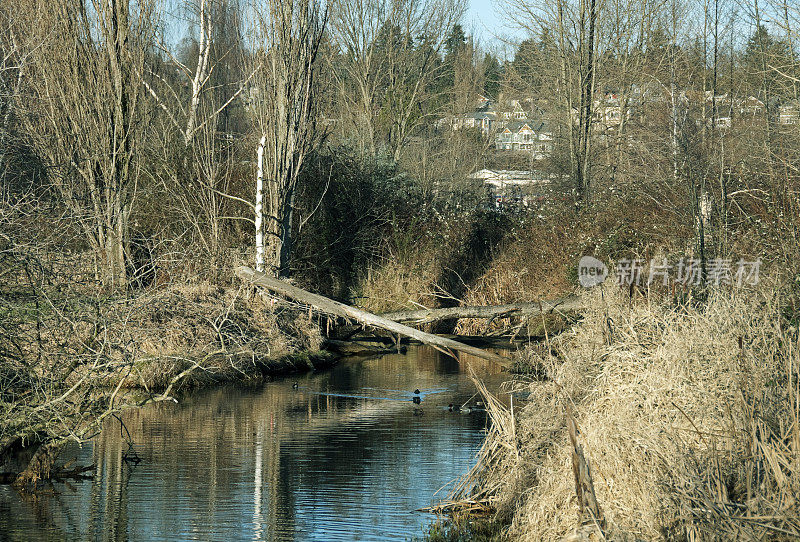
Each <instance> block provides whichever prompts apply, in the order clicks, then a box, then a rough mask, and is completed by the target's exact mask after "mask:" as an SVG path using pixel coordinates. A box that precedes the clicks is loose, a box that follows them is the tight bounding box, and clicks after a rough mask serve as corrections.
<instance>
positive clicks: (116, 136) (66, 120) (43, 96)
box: [26, 0, 153, 287]
mask: <svg viewBox="0 0 800 542" xmlns="http://www.w3.org/2000/svg"><path fill="white" fill-rule="evenodd" d="M35 6H36V7H35V9H34V10H33V13H34V14H35V20H32V21H30V24H31V25H32V26H33V27H35V28H36V29H37V30H36V31H37V33H38V35H39V36H41V39H42V44H41V46H39V47H37V48H36V50H35V51H34V52H33V53H32V58H33V59H34V60H35V62H33V63H32V64H31V69H30V73H29V75H30V77H31V79H32V80H33V86H34V89H35V93H34V95H33V96H32V97H31V99H30V100H29V101H28V103H27V106H28V111H27V112H28V115H27V117H26V120H27V123H28V124H27V131H28V133H29V134H30V136H31V137H32V139H33V143H34V146H35V148H36V150H37V152H38V153H39V155H40V156H41V157H43V158H45V160H46V162H47V165H48V166H49V167H50V181H51V182H52V184H53V186H54V187H55V188H56V189H57V190H58V193H59V194H60V196H61V198H62V199H63V201H64V204H65V205H67V206H68V207H69V208H70V210H71V212H72V213H73V215H74V216H75V217H76V219H77V220H78V223H79V224H80V226H81V228H82V229H83V231H84V233H85V238H86V241H87V242H88V244H89V246H90V247H91V249H92V250H93V251H94V253H95V255H96V261H95V267H96V275H97V278H98V279H99V280H100V281H101V282H102V283H103V284H104V285H106V286H109V287H123V286H125V285H126V283H127V270H126V262H127V259H128V256H127V255H126V243H127V241H128V239H127V236H128V217H129V216H130V212H131V205H132V203H133V200H134V195H135V192H136V185H137V179H138V177H139V164H138V163H137V160H136V157H137V151H138V150H139V144H140V142H141V134H142V131H143V129H144V126H145V122H144V114H145V111H144V108H143V106H144V103H143V100H142V92H141V90H143V89H142V85H141V75H140V74H141V73H142V72H143V69H144V64H145V58H146V53H147V50H148V48H149V47H150V44H151V43H152V34H153V22H152V17H153V13H152V10H153V4H152V2H150V1H147V0H145V1H139V2H136V3H131V2H130V0H108V1H100V0H93V1H92V2H91V3H90V4H88V5H87V4H86V3H85V2H84V1H83V0H66V1H64V2H59V3H57V4H51V3H48V2H36V3H35Z"/></svg>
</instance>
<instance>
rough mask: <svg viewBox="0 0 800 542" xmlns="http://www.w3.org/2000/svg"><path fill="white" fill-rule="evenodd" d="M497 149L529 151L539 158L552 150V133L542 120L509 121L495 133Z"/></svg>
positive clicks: (547, 154)
mask: <svg viewBox="0 0 800 542" xmlns="http://www.w3.org/2000/svg"><path fill="white" fill-rule="evenodd" d="M495 148H496V149H497V150H499V151H523V150H526V151H531V152H532V153H533V155H534V159H536V160H541V159H543V158H546V157H547V156H549V155H550V154H551V153H552V152H553V133H552V131H551V130H550V129H549V127H548V126H547V124H545V123H544V122H533V121H529V120H522V121H515V122H509V123H508V124H506V126H505V127H504V128H503V129H501V130H499V131H498V132H497V134H495Z"/></svg>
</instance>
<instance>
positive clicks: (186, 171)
mask: <svg viewBox="0 0 800 542" xmlns="http://www.w3.org/2000/svg"><path fill="white" fill-rule="evenodd" d="M295 4H297V3H290V4H289V5H291V6H294V5H295ZM283 5H284V4H281V3H275V2H272V3H271V2H269V1H267V2H264V3H262V4H258V3H251V2H245V1H243V0H237V1H230V0H194V1H190V2H177V3H176V2H157V1H155V0H149V1H145V2H137V3H130V2H127V1H119V2H112V3H110V4H108V3H99V2H98V3H93V2H83V1H71V2H62V3H60V4H59V5H58V6H50V5H49V4H45V3H38V2H23V3H21V4H15V5H14V6H11V5H10V4H7V5H6V6H5V7H4V9H3V12H2V35H0V47H2V62H3V65H2V74H3V76H2V88H1V89H0V95H1V98H2V101H1V102H0V107H2V111H0V112H1V113H2V127H0V143H2V144H1V145H0V149H2V151H0V152H2V154H0V173H2V178H3V184H2V186H3V205H4V208H5V209H7V213H6V216H9V217H10V216H12V215H13V214H14V212H16V213H19V214H20V215H21V216H24V217H27V219H28V220H32V221H34V223H36V226H35V227H33V226H30V225H29V226H25V227H22V229H21V231H24V232H25V235H26V240H25V241H24V242H23V241H22V240H21V239H18V238H14V239H9V240H8V242H10V243H12V244H15V245H20V244H24V243H27V244H28V245H30V246H29V247H28V248H29V249H30V250H29V252H30V251H32V252H37V251H40V252H41V254H47V257H48V258H53V257H55V255H56V254H64V253H67V252H68V253H69V254H70V258H77V259H79V260H80V263H79V264H78V263H76V264H75V265H71V266H70V269H71V270H73V271H76V272H77V271H80V272H83V273H84V274H85V275H86V278H87V279H91V282H92V284H94V285H101V286H102V287H104V288H111V289H116V288H119V287H126V286H127V285H129V284H133V285H134V286H143V285H149V284H152V283H153V282H154V281H156V280H163V281H169V280H171V279H173V278H177V277H181V278H182V279H185V278H188V277H189V276H191V275H192V273H194V274H198V273H199V274H203V275H206V274H211V275H213V274H215V273H216V272H218V271H221V272H222V274H223V275H227V266H228V265H229V264H231V263H232V262H233V261H234V260H235V259H237V258H239V259H243V260H248V259H251V255H250V253H249V252H248V251H249V250H252V248H251V247H252V245H253V242H252V240H251V238H252V228H253V226H252V220H253V209H252V206H253V201H254V191H255V186H254V182H255V162H256V152H255V149H256V147H257V144H258V140H259V138H260V137H261V136H262V135H264V134H265V133H266V131H268V130H269V129H270V127H276V126H279V125H280V112H279V111H277V110H276V109H275V108H271V107H270V104H271V103H272V102H273V100H272V98H271V96H272V95H271V94H270V92H272V90H271V89H273V88H274V85H272V83H271V81H274V80H275V79H276V77H278V76H277V75H276V74H277V72H275V65H274V64H270V61H269V59H270V58H271V57H270V50H271V49H274V48H275V47H276V44H277V43H278V42H276V41H271V40H272V38H269V37H268V35H269V34H270V33H269V32H268V31H269V30H270V28H272V27H270V25H271V24H274V22H272V21H274V20H275V19H276V17H277V14H279V13H280V9H282V8H281V6H283ZM297 6H299V7H297V10H296V13H295V14H294V15H292V16H293V17H294V18H295V19H294V23H292V24H294V25H295V28H296V27H297V24H298V23H297V21H298V20H299V19H298V17H299V16H298V15H297V13H306V14H307V13H310V11H308V10H309V9H312V8H313V9H315V10H316V11H315V12H314V13H313V14H312V15H310V16H311V17H313V18H315V24H316V25H317V26H318V27H319V30H320V34H319V36H318V40H317V42H315V44H314V46H315V48H316V49H315V51H314V55H313V57H312V58H310V60H311V62H309V66H308V70H307V72H308V73H307V75H308V77H309V81H310V83H311V92H310V93H309V101H310V103H311V109H310V111H309V114H308V116H307V117H304V120H303V122H304V123H305V124H308V127H306V130H307V131H306V132H303V134H304V135H303V137H302V138H300V140H301V141H303V142H304V143H303V147H302V148H294V147H292V148H288V147H287V148H286V149H283V148H282V147H281V148H280V149H283V150H282V151H281V152H283V155H282V156H283V158H282V159H284V160H286V161H290V158H291V156H290V157H289V158H286V157H285V155H287V154H288V155H291V154H292V153H294V162H293V163H294V164H295V165H294V166H293V168H294V169H296V170H298V171H297V174H298V175H299V180H298V181H297V187H298V188H297V192H296V193H294V192H292V193H291V194H290V195H291V201H290V203H289V205H288V206H286V205H285V204H283V205H284V207H287V208H289V209H291V210H292V212H293V220H291V225H290V226H289V229H290V230H291V232H294V234H295V235H294V236H293V237H294V239H295V241H296V242H295V243H293V244H292V252H293V254H292V256H293V257H292V258H291V259H290V260H289V261H290V262H291V263H290V264H289V271H287V273H286V274H292V273H291V271H294V273H293V274H297V273H296V271H300V270H302V271H303V273H301V275H300V276H301V280H302V277H303V276H305V274H309V275H308V276H309V277H310V276H314V282H318V281H324V279H323V278H322V276H323V275H326V274H328V273H330V271H331V269H333V270H334V273H333V275H334V278H333V279H332V280H333V281H334V282H336V283H337V284H338V286H336V287H334V286H333V284H332V283H331V286H330V287H331V288H333V290H331V291H330V292H329V293H331V294H334V295H339V296H344V297H346V296H348V295H349V294H350V293H351V292H349V291H348V289H349V288H352V287H353V286H354V283H353V280H355V279H354V278H353V277H355V276H356V275H358V274H359V273H362V272H364V270H365V269H367V268H368V267H369V266H371V265H373V264H376V262H380V260H381V258H382V257H385V256H387V254H389V253H390V249H393V248H397V247H390V246H388V245H387V241H386V238H387V236H388V235H389V234H390V233H391V234H392V235H395V236H397V235H398V234H399V236H400V237H402V234H403V233H404V232H407V231H414V232H421V231H423V230H427V229H429V228H428V226H431V225H435V228H433V230H434V231H436V232H441V231H442V228H441V221H446V220H447V219H448V217H450V216H453V217H456V218H455V220H456V222H458V223H462V222H463V220H462V219H463V216H462V215H463V214H464V213H466V214H473V215H474V214H475V213H479V211H480V209H481V207H482V204H483V203H484V202H483V196H484V193H483V189H482V188H481V187H479V186H475V185H474V184H471V183H468V182H467V181H466V176H467V175H468V174H469V173H470V172H472V171H474V170H475V169H478V168H481V167H484V166H489V167H513V166H515V165H516V166H519V167H522V168H528V167H530V165H531V161H530V160H526V159H525V157H524V156H519V155H516V156H510V154H513V153H506V155H503V154H502V153H497V152H495V151H494V150H493V136H491V135H490V136H489V137H488V138H487V137H482V136H481V134H480V133H479V131H478V130H476V129H461V130H452V129H450V127H451V125H452V119H454V118H458V117H459V116H462V115H464V114H465V113H469V112H471V111H473V110H474V109H475V107H476V104H477V103H478V99H479V97H480V96H485V97H486V98H488V99H490V100H492V101H493V102H495V103H497V104H498V105H500V106H502V105H503V103H504V102H507V101H509V100H511V99H514V100H521V101H523V103H525V104H526V107H527V108H529V110H530V111H529V112H528V113H529V116H538V117H540V118H541V119H542V120H544V121H546V122H547V123H548V126H550V129H551V130H552V131H553V133H554V135H555V151H554V153H553V155H552V156H551V157H550V158H549V159H547V160H544V161H541V162H538V163H536V164H535V167H536V168H537V169H542V170H544V171H545V172H546V173H548V174H550V175H551V176H552V178H553V179H554V180H555V183H554V184H555V187H556V190H557V192H558V193H557V194H556V195H554V196H553V197H552V198H550V201H549V202H548V203H549V204H554V205H550V206H549V207H550V208H551V211H552V207H553V206H555V207H556V208H558V207H559V205H565V206H566V207H565V208H566V209H567V210H568V211H569V215H568V216H572V218H571V220H572V219H575V220H580V216H582V215H581V213H585V212H587V211H589V210H591V211H589V212H590V214H591V215H594V214H596V213H602V212H604V211H605V210H608V209H609V208H611V209H614V211H613V212H614V215H613V216H615V217H617V219H619V220H620V221H622V219H623V218H624V219H625V220H628V221H630V220H633V221H635V218H634V217H629V216H628V215H626V214H624V213H623V214H620V213H622V211H621V210H620V206H622V207H625V208H630V209H632V210H634V209H635V210H642V209H643V208H647V209H650V212H652V213H655V214H657V215H658V216H659V217H660V219H659V220H658V223H663V224H664V226H663V230H662V232H659V235H661V236H664V237H665V238H666V237H672V236H673V234H675V235H677V237H678V239H679V240H680V241H681V242H683V241H685V240H686V239H684V238H685V237H686V236H690V237H691V242H692V243H693V246H692V247H691V250H692V251H698V252H706V251H709V250H711V249H712V248H713V252H714V253H715V254H716V253H719V254H722V253H724V252H725V251H726V250H729V248H730V247H729V246H727V245H729V244H730V241H731V237H732V234H733V230H732V228H733V229H735V228H736V227H738V226H741V225H742V224H744V223H749V224H750V225H756V224H757V222H756V221H757V220H759V219H761V220H762V222H763V221H772V222H774V221H775V220H776V219H777V218H778V217H781V219H782V224H781V226H787V227H789V230H788V231H787V233H789V234H790V235H794V233H793V232H794V229H793V225H791V224H788V223H786V221H787V220H792V219H793V216H794V214H795V213H794V209H795V207H796V194H795V192H794V189H793V186H794V185H793V181H794V180H795V170H794V164H795V163H796V161H795V158H796V156H795V154H796V153H797V151H798V144H797V136H798V129H797V128H798V125H797V124H787V123H785V122H782V121H781V112H782V111H784V112H786V111H790V112H791V111H793V110H792V109H791V108H792V107H793V106H796V105H797V99H798V84H799V83H798V74H800V71H799V69H798V57H797V55H798V50H797V43H796V41H797V35H796V28H797V18H798V10H797V7H796V6H794V5H793V4H792V3H789V2H784V1H779V0H775V1H772V2H768V3H761V4H760V3H759V2H751V3H748V4H744V5H743V4H741V3H733V2H727V1H725V0H714V1H711V0H704V1H703V2H688V1H678V0H675V1H667V2H655V1H649V0H647V1H636V2H620V1H605V2H596V1H595V2H593V1H591V0H586V1H582V2H567V1H564V2H556V3H555V4H552V3H545V2H531V1H524V2H523V1H516V0H509V2H507V3H506V4H505V6H504V7H505V13H506V15H505V17H506V20H507V22H508V23H509V24H511V25H516V26H518V27H520V28H523V29H525V30H527V33H528V34H529V35H530V36H531V37H530V38H528V39H525V40H523V41H522V42H521V43H519V44H517V45H515V46H513V47H506V48H505V50H506V51H508V50H511V51H512V54H511V55H510V56H509V58H503V57H499V56H498V54H496V52H495V53H493V52H492V51H490V50H488V49H487V44H483V45H482V44H480V43H479V42H478V40H476V39H475V38H474V37H471V36H468V35H466V34H465V32H464V30H463V27H462V26H461V24H460V20H461V18H462V16H463V11H464V6H463V5H462V4H459V3H457V2H453V1H452V0H429V1H427V2H422V3H416V2H386V1H382V0H369V1H366V2H364V1H359V2H355V1H350V0H342V1H340V2H336V3H331V4H330V5H327V6H325V7H322V6H318V5H315V4H314V3H313V2H312V3H309V2H306V3H304V4H302V6H301V5H300V4H297ZM315 6H316V7H315ZM276 10H277V11H276ZM303 10H305V11H303ZM288 28H289V30H291V29H292V26H291V25H289V27H288ZM287 54H295V52H294V50H290V51H289V52H288V53H287ZM297 54H299V53H297ZM271 85H272V86H271ZM612 97H613V100H614V101H613V104H614V105H613V106H612V105H609V104H611V103H612V102H611V100H612ZM612 109H613V110H614V112H615V113H614V114H616V115H617V117H618V119H617V122H615V123H613V124H609V123H607V122H605V115H607V114H608V113H609V111H612ZM276 130H277V128H276ZM276 133H277V131H276ZM280 149H278V150H280ZM278 154H280V153H279V152H276V158H274V160H273V161H277V160H279V159H281V158H280V157H278V156H277V155H278ZM298 157H300V159H299V160H298V159H297V158H298ZM268 161H269V160H268ZM298 164H299V165H298ZM294 169H292V168H284V170H289V171H290V173H291V171H294ZM284 170H281V169H274V170H268V173H269V172H278V173H276V174H275V175H276V176H280V175H281V173H280V172H281V171H284ZM269 176H270V175H269V174H268V175H267V177H269ZM267 182H269V179H267ZM284 199H286V198H284ZM630 202H635V204H634V205H631V204H630ZM31 206H33V209H35V211H32V210H31V209H32V208H31ZM268 206H269V205H268ZM484 207H485V205H484ZM534 211H535V213H534V215H540V216H541V215H542V212H541V211H542V209H534ZM268 212H270V213H272V214H273V215H276V214H280V210H279V209H272V210H268ZM284 212H285V211H284ZM574 213H577V214H576V215H574V216H573V214H574ZM759 213H760V214H761V215H763V216H760V217H759ZM547 214H548V215H549V216H553V215H558V216H562V217H563V216H566V215H564V214H563V213H561V212H560V211H559V212H557V213H552V212H549V213H547ZM14 220H15V224H18V223H19V222H18V220H17V219H14ZM437 220H438V221H439V222H437ZM521 220H524V218H523V219H521ZM337 221H338V222H337ZM650 222H652V220H651V221H650ZM521 223H522V222H520V224H521ZM759 223H760V222H759ZM773 225H775V226H778V225H777V224H773ZM675 228H677V231H676V230H675ZM681 228H683V230H681ZM273 233H274V232H273ZM650 233H651V232H648V235H650ZM53 234H55V235H53ZM278 236H279V235H277V234H275V235H273V237H278ZM267 237H268V239H267V243H268V244H269V243H270V242H271V241H272V239H271V237H270V235H269V233H268V234H267ZM782 238H784V237H782ZM707 243H708V244H711V245H713V247H706V246H705V244H707ZM701 245H704V246H702V247H701ZM387 251H389V252H387ZM158 277H161V279H159V278H158ZM348 277H349V278H348ZM218 278H221V277H218ZM319 287H323V285H322V284H321V283H320V284H319Z"/></svg>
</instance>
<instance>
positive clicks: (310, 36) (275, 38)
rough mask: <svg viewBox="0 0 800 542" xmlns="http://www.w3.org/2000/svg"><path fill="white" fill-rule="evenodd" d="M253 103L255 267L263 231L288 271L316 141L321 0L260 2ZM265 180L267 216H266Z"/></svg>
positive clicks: (323, 19)
mask: <svg viewBox="0 0 800 542" xmlns="http://www.w3.org/2000/svg"><path fill="white" fill-rule="evenodd" d="M255 11H256V13H257V16H258V26H257V30H256V32H257V34H256V39H255V43H258V48H257V50H256V51H255V59H256V63H257V66H258V74H257V76H256V88H257V89H258V91H259V92H260V93H261V95H260V96H259V99H258V100H257V103H256V106H255V113H256V122H257V125H258V131H259V134H260V140H259V144H258V172H257V178H256V219H255V222H256V254H257V260H256V267H257V268H259V269H263V268H264V263H265V262H264V260H263V254H264V242H263V239H264V235H267V236H268V237H269V241H270V247H271V249H272V262H271V267H272V269H273V270H274V271H275V273H276V274H277V275H278V276H288V274H289V262H290V258H291V254H292V226H293V224H292V220H293V214H294V198H295V191H296V188H297V180H298V176H299V174H300V170H301V168H302V166H303V162H304V160H305V158H306V156H307V155H308V153H309V152H310V151H311V150H312V149H313V148H314V146H315V144H316V142H317V141H318V137H317V133H316V115H317V111H316V103H315V98H316V96H315V94H316V91H315V88H314V77H315V75H316V72H317V65H316V60H317V52H318V50H319V46H320V41H321V39H322V33H323V31H324V29H325V25H326V23H327V18H328V16H327V10H324V9H323V8H322V7H321V5H320V2H318V0H289V1H282V0H266V2H265V3H264V4H257V5H256V6H255ZM265 182H266V191H267V198H266V199H267V216H266V223H265V224H264V223H263V217H262V212H263V211H262V207H261V205H262V199H263V194H262V190H263V188H264V183H265Z"/></svg>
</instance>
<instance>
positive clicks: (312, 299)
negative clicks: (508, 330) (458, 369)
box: [236, 267, 510, 367]
mask: <svg viewBox="0 0 800 542" xmlns="http://www.w3.org/2000/svg"><path fill="white" fill-rule="evenodd" d="M236 275H237V276H238V277H239V278H241V279H243V280H246V281H248V282H250V283H252V284H254V285H255V286H261V287H263V288H266V289H268V290H271V291H273V292H276V293H278V294H281V295H285V296H287V297H290V298H292V299H295V300H296V301H299V302H301V303H305V304H306V305H310V306H312V307H314V308H315V309H316V310H317V311H319V312H322V313H325V314H332V315H335V316H340V317H342V318H349V319H351V320H355V321H357V322H359V323H361V324H363V325H366V326H371V327H376V328H380V329H385V330H386V331H390V332H392V333H396V334H398V335H403V336H406V337H410V338H412V339H416V340H418V341H420V342H421V343H424V344H428V345H431V346H434V347H436V348H438V349H441V350H442V351H443V352H445V353H447V354H449V355H451V356H453V357H454V358H456V359H458V358H457V357H456V355H455V354H453V352H452V351H458V352H464V353H465V354H470V355H472V356H475V357H479V358H482V359H486V360H489V361H494V362H495V363H499V364H500V365H502V366H503V367H508V366H509V365H510V362H509V360H508V359H506V358H504V357H501V356H498V355H497V354H493V353H491V352H487V351H486V350H481V349H480V348H475V347H474V346H468V345H466V344H463V343H460V342H458V341H454V340H453V339H447V338H445V337H439V336H437V335H432V334H430V333H425V332H424V331H420V330H418V329H414V328H413V327H408V326H405V325H403V324H399V323H397V322H393V321H392V320H387V319H386V318H383V317H381V316H378V315H376V314H372V313H369V312H366V311H363V310H361V309H357V308H355V307H351V306H350V305H345V304H344V303H339V302H338V301H334V300H333V299H329V298H327V297H324V296H321V295H319V294H313V293H311V292H308V291H306V290H303V289H302V288H298V287H297V286H292V285H291V284H289V283H287V282H284V281H282V280H278V279H276V278H273V277H270V276H267V275H265V274H264V273H260V272H258V271H254V270H253V269H250V268H249V267H239V268H237V269H236Z"/></svg>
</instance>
